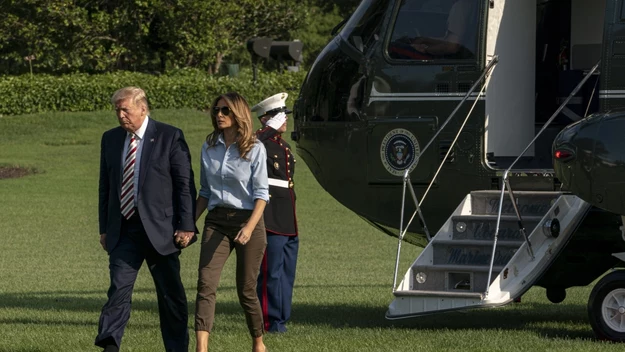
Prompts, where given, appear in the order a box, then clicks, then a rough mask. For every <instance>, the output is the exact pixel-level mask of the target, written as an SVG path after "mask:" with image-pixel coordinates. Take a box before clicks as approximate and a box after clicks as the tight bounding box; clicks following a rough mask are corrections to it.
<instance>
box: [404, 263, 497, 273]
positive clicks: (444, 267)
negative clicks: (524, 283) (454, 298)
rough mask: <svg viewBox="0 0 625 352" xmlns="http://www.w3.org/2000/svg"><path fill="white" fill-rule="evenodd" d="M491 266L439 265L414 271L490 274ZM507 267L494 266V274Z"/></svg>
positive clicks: (418, 266)
mask: <svg viewBox="0 0 625 352" xmlns="http://www.w3.org/2000/svg"><path fill="white" fill-rule="evenodd" d="M489 268H490V265H473V266H472V265H453V264H437V265H415V266H413V267H412V270H413V271H414V270H421V271H454V272H456V271H457V272H486V273H487V272H488V269H489ZM504 268H505V266H501V265H500V266H497V265H495V266H493V273H500V272H501V271H502V270H503V269H504Z"/></svg>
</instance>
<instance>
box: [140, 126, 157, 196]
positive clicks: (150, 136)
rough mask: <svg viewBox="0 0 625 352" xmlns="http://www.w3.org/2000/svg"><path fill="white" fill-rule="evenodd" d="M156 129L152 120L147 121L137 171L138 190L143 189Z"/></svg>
mask: <svg viewBox="0 0 625 352" xmlns="http://www.w3.org/2000/svg"><path fill="white" fill-rule="evenodd" d="M156 135H157V129H156V124H155V123H154V120H152V119H150V120H148V127H147V128H146V129H145V134H144V135H143V149H142V151H141V168H140V170H139V190H141V188H142V187H143V182H144V181H145V174H146V171H147V167H148V164H149V162H150V157H151V155H152V150H153V149H154V143H156Z"/></svg>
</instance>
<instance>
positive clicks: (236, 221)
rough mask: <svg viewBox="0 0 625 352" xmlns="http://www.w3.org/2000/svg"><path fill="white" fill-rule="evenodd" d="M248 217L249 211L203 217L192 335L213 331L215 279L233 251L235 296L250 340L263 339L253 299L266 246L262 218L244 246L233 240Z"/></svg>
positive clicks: (259, 312)
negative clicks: (234, 258)
mask: <svg viewBox="0 0 625 352" xmlns="http://www.w3.org/2000/svg"><path fill="white" fill-rule="evenodd" d="M251 214H252V211H251V210H241V209H228V208H214V209H212V210H211V211H209V213H208V215H207V216H206V223H205V227H204V234H203V235H202V242H201V250H200V265H199V269H198V284H197V299H196V303H195V330H196V331H208V332H210V331H211V330H212V328H213V322H214V320H215V295H216V292H217V286H218V285H219V278H220V277H221V271H222V269H223V267H224V264H225V263H226V260H227V259H228V257H229V256H230V253H231V252H232V250H233V249H234V250H235V251H236V254H237V265H236V285H237V294H238V296H239V303H240V304H241V307H242V308H243V311H244V312H245V319H246V321H247V327H248V329H249V331H250V334H251V335H252V337H259V336H262V335H263V315H262V310H261V308H260V302H259V301H258V296H257V295H256V280H257V278H258V271H259V269H260V262H261V260H262V259H263V254H264V252H265V247H266V246H267V236H266V233H265V222H264V220H263V218H262V217H261V219H260V220H259V221H258V224H256V227H255V228H254V231H252V235H251V237H250V239H249V241H248V242H247V243H246V244H245V245H242V244H239V243H235V242H234V238H235V237H236V236H237V234H238V233H239V231H240V230H241V228H243V226H244V225H245V224H246V223H247V221H248V220H249V218H250V216H251Z"/></svg>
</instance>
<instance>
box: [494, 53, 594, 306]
mask: <svg viewBox="0 0 625 352" xmlns="http://www.w3.org/2000/svg"><path fill="white" fill-rule="evenodd" d="M600 64H601V60H599V61H598V62H597V63H596V64H595V66H594V67H593V68H592V69H591V70H590V72H588V74H586V76H585V77H584V78H583V79H582V80H581V82H579V83H578V84H577V86H576V87H575V89H573V91H572V92H571V94H569V96H568V97H567V98H566V99H565V100H564V101H563V102H562V104H561V105H560V106H559V107H558V109H557V110H556V111H555V112H554V113H553V115H551V117H550V118H549V120H547V122H546V123H545V124H544V125H543V127H542V128H541V129H540V131H538V133H537V134H536V136H534V138H533V139H532V140H531V141H530V142H529V144H528V145H527V146H526V147H525V149H523V151H522V152H521V154H519V156H517V158H516V159H514V161H513V162H512V164H511V165H510V166H509V167H508V168H507V169H506V171H505V172H504V173H503V176H502V181H503V182H502V187H501V194H500V196H499V209H498V211H497V225H496V227H495V235H494V239H493V252H492V253H491V258H490V268H489V270H488V280H487V281H486V291H485V292H484V297H487V296H488V291H489V289H490V280H491V276H492V273H493V266H494V264H495V251H496V250H497V239H498V237H499V226H500V224H501V212H502V209H503V198H504V193H505V192H506V189H507V190H508V194H509V196H510V202H511V203H512V207H513V208H514V212H515V214H516V217H517V222H518V225H519V232H521V234H522V235H523V239H524V241H525V243H526V244H527V251H528V254H529V255H530V257H531V258H532V260H534V259H535V256H534V250H533V249H532V243H531V242H530V241H529V237H528V236H527V233H526V232H525V226H524V225H523V219H522V217H521V212H520V211H519V207H518V205H517V204H516V198H515V197H514V191H513V190H512V187H511V186H510V178H509V175H510V171H511V170H512V168H513V167H514V165H516V163H517V162H518V161H519V160H520V159H521V158H522V157H523V155H525V153H527V151H528V150H529V149H530V147H531V146H532V145H534V143H535V142H536V140H537V139H538V137H540V135H541V134H542V133H543V132H544V131H545V130H546V129H547V127H549V125H550V124H551V123H552V122H553V120H554V119H555V118H556V116H558V114H559V113H560V112H561V111H562V109H564V107H565V106H566V105H567V104H568V103H569V101H570V100H571V98H573V97H574V96H575V95H576V94H577V92H578V91H579V90H580V89H581V88H582V86H583V85H584V84H585V83H586V81H588V79H589V78H590V77H591V76H592V74H593V73H594V72H595V71H596V70H597V68H599V65H600Z"/></svg>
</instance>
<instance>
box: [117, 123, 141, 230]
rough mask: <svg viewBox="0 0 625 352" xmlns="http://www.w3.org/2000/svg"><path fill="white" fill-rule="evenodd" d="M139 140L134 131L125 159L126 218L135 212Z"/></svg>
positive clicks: (122, 203) (124, 197) (124, 208)
mask: <svg viewBox="0 0 625 352" xmlns="http://www.w3.org/2000/svg"><path fill="white" fill-rule="evenodd" d="M137 146H138V141H137V138H136V135H135V134H134V133H133V134H132V135H131V137H130V143H129V144H128V154H126V161H124V173H123V178H122V195H121V211H122V215H123V216H124V217H125V218H126V219H130V217H131V216H132V215H133V214H134V213H135V158H136V156H137Z"/></svg>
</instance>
